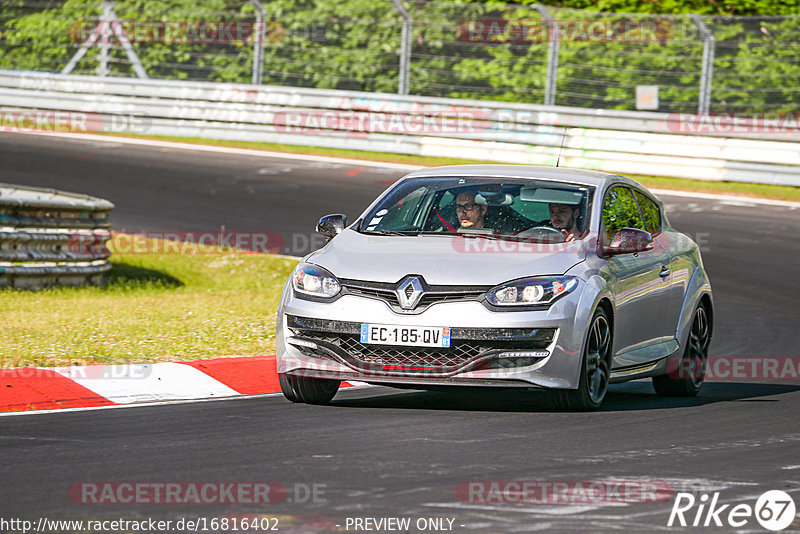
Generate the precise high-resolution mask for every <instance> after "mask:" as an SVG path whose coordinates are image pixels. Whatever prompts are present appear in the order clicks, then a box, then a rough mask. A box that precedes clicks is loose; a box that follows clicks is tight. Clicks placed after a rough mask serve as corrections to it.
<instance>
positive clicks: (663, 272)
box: [658, 265, 672, 278]
mask: <svg viewBox="0 0 800 534" xmlns="http://www.w3.org/2000/svg"><path fill="white" fill-rule="evenodd" d="M671 272H672V271H670V270H669V267H667V266H666V265H662V266H661V272H660V273H658V276H660V277H661V278H666V277H667V276H669V273H671Z"/></svg>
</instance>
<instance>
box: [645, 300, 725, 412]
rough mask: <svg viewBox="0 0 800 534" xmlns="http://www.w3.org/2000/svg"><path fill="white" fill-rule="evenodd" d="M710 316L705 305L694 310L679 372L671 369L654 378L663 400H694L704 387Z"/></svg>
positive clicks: (679, 364) (677, 369)
mask: <svg viewBox="0 0 800 534" xmlns="http://www.w3.org/2000/svg"><path fill="white" fill-rule="evenodd" d="M712 326H713V325H712V323H711V316H710V315H709V313H708V310H707V309H706V305H705V304H703V303H702V302H701V303H700V304H699V305H698V306H697V308H695V311H694V316H693V317H692V327H691V329H690V330H689V337H688V338H687V339H686V349H685V350H684V351H683V355H682V356H681V359H680V360H679V361H678V365H677V368H676V369H672V368H671V367H670V366H669V365H668V366H667V369H668V370H669V372H668V374H666V375H661V376H654V377H653V388H655V390H656V393H658V394H659V395H661V396H662V397H694V396H695V395H697V393H698V392H699V391H700V388H701V387H702V386H703V380H704V379H705V375H706V364H707V363H708V346H709V344H710V343H711V331H712Z"/></svg>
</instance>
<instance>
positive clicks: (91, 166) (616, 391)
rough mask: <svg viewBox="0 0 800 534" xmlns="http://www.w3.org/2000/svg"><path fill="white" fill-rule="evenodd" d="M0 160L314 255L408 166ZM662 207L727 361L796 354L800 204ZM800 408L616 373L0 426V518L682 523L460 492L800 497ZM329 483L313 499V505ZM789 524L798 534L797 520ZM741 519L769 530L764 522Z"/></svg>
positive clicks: (791, 387) (764, 390)
mask: <svg viewBox="0 0 800 534" xmlns="http://www.w3.org/2000/svg"><path fill="white" fill-rule="evenodd" d="M0 170H1V171H2V174H0V182H6V183H16V184H26V185H37V186H45V187H54V188H60V189H65V190H71V191H79V192H86V193H89V194H93V195H96V196H100V197H103V198H107V199H109V200H111V201H112V202H114V203H115V204H116V208H115V210H114V211H113V212H112V216H113V219H112V220H113V223H114V228H115V229H117V230H122V229H124V230H126V231H129V232H134V231H148V232H168V231H182V232H186V231H198V232H202V231H215V230H219V228H220V226H222V225H224V226H225V228H226V230H227V231H241V232H263V231H268V232H277V233H280V234H281V235H282V236H284V238H285V241H286V248H285V249H284V252H286V253H291V254H294V255H301V254H303V253H304V252H307V251H308V250H309V249H310V248H311V247H313V243H314V241H312V238H311V236H312V231H313V227H314V224H315V222H316V220H317V219H318V217H319V216H320V215H324V214H327V213H336V212H341V213H345V214H347V215H348V217H349V218H350V220H353V219H352V218H353V217H356V216H358V214H359V213H360V212H361V211H362V209H363V208H364V207H366V205H367V204H368V203H369V202H370V201H371V200H372V199H373V198H374V197H375V196H376V195H377V194H378V193H379V192H380V191H382V190H383V189H385V188H386V187H387V186H388V184H389V183H391V182H392V181H393V180H395V179H397V178H398V177H400V176H401V175H402V174H404V173H403V171H401V170H397V169H380V168H374V167H366V166H365V167H360V166H358V165H351V164H340V163H337V164H332V163H325V162H313V161H303V160H287V159H272V158H265V157H259V156H238V155H225V154H215V153H204V152H195V151H186V150H177V149H165V148H153V147H144V146H133V145H125V144H120V143H117V142H115V141H114V140H113V139H110V140H108V141H86V140H79V139H65V138H55V137H41V136H34V135H10V134H5V135H2V136H0ZM662 200H663V201H664V202H665V204H666V205H667V214H668V216H669V218H670V221H671V223H672V224H673V226H675V227H677V228H679V229H680V230H682V231H684V232H686V233H688V234H690V235H692V236H693V237H695V238H696V240H697V241H698V242H699V243H700V244H701V245H702V246H703V258H704V262H705V265H706V268H707V270H708V273H709V276H710V279H711V283H712V285H713V289H714V295H715V315H716V317H715V332H714V338H713V342H712V345H711V356H712V357H729V358H755V359H758V358H783V357H794V358H797V357H799V356H800V354H799V353H798V349H797V347H798V346H800V314H798V305H797V299H798V296H800V278H798V265H799V264H800V246H799V245H800V239H799V238H798V236H799V235H800V210H798V209H792V208H789V207H785V206H771V205H758V204H754V203H750V202H748V201H746V200H742V201H741V202H739V201H736V202H729V201H723V200H712V199H701V198H691V197H686V196H673V195H664V196H662ZM297 236H301V237H297ZM795 369H796V366H795ZM798 413H800V379H798V378H797V377H794V378H792V377H791V376H783V377H782V378H781V379H779V380H774V379H773V380H762V379H759V378H758V377H752V378H745V379H736V380H728V381H720V382H712V383H706V385H705V386H704V389H703V391H702V392H701V395H700V396H699V397H697V398H694V399H663V398H659V397H657V396H656V395H655V393H654V391H653V389H652V386H651V385H650V382H649V381H641V382H633V383H628V384H621V385H617V386H612V387H611V391H610V393H609V395H608V397H607V400H606V404H605V405H604V407H603V409H602V410H601V411H600V412H597V413H591V414H583V413H578V414H574V413H563V412H554V411H551V409H550V408H549V407H548V405H547V404H546V402H544V399H543V397H542V396H541V395H537V394H519V393H513V394H512V393H506V392H486V391H465V392H447V393H446V392H409V391H398V390H391V389H387V388H365V389H360V390H349V391H342V392H340V393H339V394H338V395H337V397H336V399H335V400H334V402H333V404H332V405H331V406H327V407H318V406H307V405H297V404H291V403H289V402H288V401H285V400H284V399H283V398H282V397H281V396H269V397H253V398H243V399H238V400H223V401H214V402H200V403H185V404H172V405H162V406H146V407H137V408H125V409H107V410H95V411H78V412H70V413H56V414H37V415H23V416H12V417H0V480H2V483H0V516H2V517H21V518H32V519H34V520H35V519H37V518H39V517H42V516H46V517H48V518H50V519H69V518H83V519H88V518H105V519H114V518H120V517H128V518H132V517H142V518H143V517H154V518H160V519H173V520H176V519H179V518H181V517H189V516H191V517H207V518H211V517H214V516H220V515H222V514H226V515H230V514H231V513H235V514H253V513H256V514H261V515H263V516H269V517H277V518H278V521H279V526H280V531H282V532H328V531H339V532H347V531H350V532H353V531H354V530H353V528H352V527H351V528H349V529H347V528H346V521H347V518H348V517H349V518H355V517H358V518H365V517H374V518H381V517H409V518H411V521H412V522H411V525H412V528H411V529H410V531H411V532H418V531H420V530H416V529H415V528H414V526H415V521H416V520H417V519H419V518H429V517H434V518H449V519H453V523H452V531H454V532H468V531H472V532H531V531H537V530H545V529H553V530H556V531H575V530H582V531H585V532H614V531H628V532H649V531H661V530H670V529H668V528H667V526H666V525H667V521H668V518H669V515H670V510H671V508H672V502H673V500H674V499H673V498H672V496H670V497H669V498H668V499H666V500H665V501H664V502H655V503H651V502H647V503H618V502H593V503H589V504H572V505H564V504H530V503H528V504H516V503H513V502H509V500H510V499H505V500H504V501H503V502H493V503H480V502H469V500H468V499H461V498H460V496H459V494H458V493H457V488H458V487H459V485H460V484H462V483H465V482H469V481H589V480H598V479H602V480H606V479H612V480H618V481H643V480H647V481H661V482H663V483H666V484H668V485H669V486H670V487H672V488H673V489H674V490H675V491H682V490H683V491H690V492H695V494H696V495H698V497H699V496H700V495H702V494H703V493H705V494H708V495H712V494H713V493H714V492H719V504H723V503H730V504H737V503H746V504H749V505H750V506H753V505H754V504H755V501H756V499H757V497H758V496H759V495H761V494H762V493H763V492H765V491H767V490H773V489H781V490H784V491H787V492H789V493H790V494H791V495H793V496H794V499H795V502H797V503H798V505H799V506H800V500H799V499H798V496H800V454H798V451H800V424H799V423H798V415H797V414H798ZM86 481H138V482H175V481H183V482H186V481H200V482H203V481H230V482H248V481H260V482H263V481H270V482H279V483H281V484H283V485H284V486H286V488H287V489H288V490H289V494H288V498H287V500H286V501H285V502H282V503H279V504H272V505H267V506H264V505H259V506H252V505H235V506H231V505H222V506H219V505H194V504H189V505H186V504H182V505H146V504H138V505H130V504H127V505H123V504H119V505H86V504H77V503H75V502H73V501H72V500H71V499H70V496H69V489H70V487H71V486H72V485H73V484H75V483H78V482H86ZM314 484H317V485H319V486H317V489H318V495H317V498H316V499H307V498H306V492H305V489H307V488H310V487H312V485H314ZM695 512H696V508H695V509H693V510H692V512H691V514H687V519H690V520H693V519H694V513H695ZM726 513H727V512H726ZM444 524H445V526H446V525H448V522H447V521H445V523H444ZM337 525H339V526H338V527H337ZM792 529H794V531H798V530H800V520H798V519H795V521H794V524H793V525H792V527H790V529H789V530H787V531H792ZM674 530H676V531H697V529H692V528H680V527H675V528H674ZM700 530H703V529H700ZM705 530H709V531H718V532H722V531H729V530H730V527H726V528H716V529H715V528H709V529H705ZM743 530H744V531H759V532H762V531H764V530H763V529H762V528H761V526H760V525H759V524H758V523H757V522H756V521H755V519H752V518H751V519H750V521H749V523H748V524H747V526H746V527H743ZM219 531H220V532H222V530H219ZM428 531H430V530H428ZM787 531H785V532H787Z"/></svg>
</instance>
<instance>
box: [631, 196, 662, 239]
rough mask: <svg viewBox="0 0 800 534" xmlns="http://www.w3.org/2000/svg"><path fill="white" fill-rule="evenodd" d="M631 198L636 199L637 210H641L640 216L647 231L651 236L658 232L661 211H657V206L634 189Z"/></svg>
mask: <svg viewBox="0 0 800 534" xmlns="http://www.w3.org/2000/svg"><path fill="white" fill-rule="evenodd" d="M633 196H635V197H636V202H637V203H638V204H639V209H641V210H642V216H643V217H644V224H645V225H646V226H647V231H648V232H650V233H651V234H657V233H658V232H660V231H661V210H659V209H658V204H656V203H655V202H653V201H652V200H650V199H649V198H647V197H646V196H645V195H643V194H642V193H640V192H639V191H637V190H635V189H634V190H633Z"/></svg>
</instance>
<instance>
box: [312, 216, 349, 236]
mask: <svg viewBox="0 0 800 534" xmlns="http://www.w3.org/2000/svg"><path fill="white" fill-rule="evenodd" d="M345 226H347V215H344V214H341V213H336V214H334V215H326V216H325V217H323V218H321V219H320V220H319V222H318V223H317V233H318V234H321V235H324V236H325V237H336V236H337V235H338V234H339V232H341V231H342V230H344V227H345Z"/></svg>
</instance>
